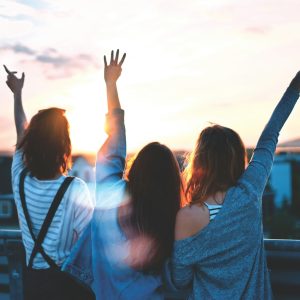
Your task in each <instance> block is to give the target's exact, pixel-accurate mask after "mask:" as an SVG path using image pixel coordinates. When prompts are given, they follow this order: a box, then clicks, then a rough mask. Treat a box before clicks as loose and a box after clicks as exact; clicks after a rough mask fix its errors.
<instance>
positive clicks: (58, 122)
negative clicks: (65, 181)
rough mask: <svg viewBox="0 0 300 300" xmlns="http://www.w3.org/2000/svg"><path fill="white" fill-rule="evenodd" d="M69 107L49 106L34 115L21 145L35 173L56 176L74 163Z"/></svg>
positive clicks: (29, 167)
mask: <svg viewBox="0 0 300 300" xmlns="http://www.w3.org/2000/svg"><path fill="white" fill-rule="evenodd" d="M64 113H65V110H63V109H59V108H48V109H44V110H40V111H39V112H38V113H37V114H36V115H34V116H33V117H32V119H31V121H30V123H29V126H28V127H27V129H26V131H25V134H24V137H23V138H22V140H21V142H20V144H19V145H17V149H21V150H22V151H23V159H24V162H25V165H26V167H27V168H28V170H29V171H30V173H31V175H32V176H35V177H37V178H38V179H52V178H54V177H55V176H56V175H57V174H58V173H61V174H64V173H66V172H67V170H68V169H69V168H70V166H71V140H70V135H69V123H68V120H67V118H66V117H65V115H64Z"/></svg>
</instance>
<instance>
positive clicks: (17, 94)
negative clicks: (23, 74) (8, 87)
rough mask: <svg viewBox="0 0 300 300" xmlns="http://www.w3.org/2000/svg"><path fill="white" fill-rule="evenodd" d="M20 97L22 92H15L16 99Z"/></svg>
mask: <svg viewBox="0 0 300 300" xmlns="http://www.w3.org/2000/svg"><path fill="white" fill-rule="evenodd" d="M20 96H22V90H20V91H16V92H14V97H15V98H16V97H17V98H19V97H20Z"/></svg>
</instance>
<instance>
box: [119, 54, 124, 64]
mask: <svg viewBox="0 0 300 300" xmlns="http://www.w3.org/2000/svg"><path fill="white" fill-rule="evenodd" d="M125 58H126V53H124V54H123V56H122V58H121V60H120V62H119V66H122V65H123V62H124V60H125Z"/></svg>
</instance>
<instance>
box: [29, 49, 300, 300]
mask: <svg viewBox="0 0 300 300" xmlns="http://www.w3.org/2000/svg"><path fill="white" fill-rule="evenodd" d="M124 60H125V55H124V56H123V57H122V59H121V60H120V62H119V51H117V52H116V55H114V52H112V53H111V59H110V63H109V64H107V61H106V58H105V70H104V78H105V81H106V87H107V103H108V114H107V124H106V125H107V127H106V129H107V133H108V138H107V140H106V141H105V143H104V144H103V146H102V147H101V149H100V151H99V153H98V156H97V168H96V180H97V195H96V198H97V203H96V208H95V211H94V214H93V218H92V220H91V222H90V226H88V227H87V229H86V230H85V233H84V234H83V236H82V237H81V239H80V241H79V243H77V245H76V247H75V249H74V250H73V251H72V253H71V255H70V256H69V257H68V259H67V260H66V261H65V264H64V270H66V271H68V272H70V273H71V274H73V275H75V276H77V277H79V278H80V279H83V280H84V281H86V283H88V284H90V285H91V286H92V288H93V291H94V292H95V294H96V297H97V299H163V297H164V296H163V293H162V289H161V286H162V276H161V274H162V270H163V266H164V264H165V261H166V259H167V258H168V257H170V256H171V253H172V245H173V242H174V226H175V218H176V214H177V218H176V227H175V237H176V241H175V243H174V250H173V255H172V259H171V263H170V266H171V268H170V276H171V278H172V280H173V283H174V285H175V286H176V287H177V288H178V289H181V288H187V289H189V290H190V292H189V299H201V298H204V299H228V298H234V299H235V298H244V299H253V298H265V299H269V298H271V297H272V293H271V287H270V282H269V276H268V270H267V266H266V262H265V254H264V249H263V232H262V226H261V224H262V223H261V219H262V213H261V197H262V193H263V190H264V187H265V185H266V182H267V178H268V176H269V174H270V170H271V167H272V161H273V154H274V151H275V147H276V144H277V138H278V134H279V132H280V129H281V128H282V126H283V124H284V122H285V121H286V119H287V118H288V116H289V114H290V112H291V111H292V109H293V107H294V105H295V103H296V101H297V99H298V97H299V91H300V74H299V73H298V74H297V76H296V77H295V79H294V80H293V81H292V83H291V84H290V87H289V88H288V90H287V91H286V93H285V94H284V96H283V97H282V99H281V101H280V102H279V104H278V106H277V107H276V109H275V111H274V113H273V115H272V117H271V119H270V121H269V123H268V124H267V126H266V128H265V129H264V131H263V133H262V135H261V137H260V139H259V142H258V145H257V147H256V149H255V151H254V155H253V158H252V160H251V161H250V163H249V165H248V166H247V168H246V170H245V167H246V165H247V161H246V153H245V147H244V145H243V142H242V141H241V139H240V137H239V136H238V134H237V133H236V132H234V131H233V130H231V129H229V128H225V127H222V126H219V125H214V126H211V127H208V128H206V129H205V130H204V131H203V132H201V134H200V136H199V139H198V141H197V144H196V147H195V150H194V151H193V154H192V156H191V159H190V161H189V165H188V167H187V170H186V172H185V173H186V175H187V177H186V179H187V180H186V182H187V186H186V196H187V199H188V200H189V203H190V204H189V205H188V206H186V207H184V208H182V209H180V203H181V180H180V172H179V167H178V164H177V162H176V160H175V158H174V156H173V154H172V152H171V151H170V150H169V149H168V148H167V147H166V146H164V145H161V144H159V143H151V144H148V145H147V146H145V147H144V148H143V149H142V150H141V151H140V152H139V153H138V155H137V156H136V158H135V159H134V161H133V163H132V165H131V166H130V168H129V170H128V171H127V172H126V175H125V176H123V173H124V171H125V158H126V135H125V126H124V111H123V110H122V109H121V106H120V102H119V97H118V92H117V85H116V82H117V80H118V78H119V76H120V74H121V70H122V69H121V66H122V64H123V62H124ZM25 158H26V157H25ZM25 161H26V160H25ZM179 209H180V210H179ZM85 279H86V280H85Z"/></svg>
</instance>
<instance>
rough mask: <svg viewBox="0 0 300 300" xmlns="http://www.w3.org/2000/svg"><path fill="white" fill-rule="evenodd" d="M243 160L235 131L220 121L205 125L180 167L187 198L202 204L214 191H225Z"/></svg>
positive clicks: (241, 144) (243, 162) (245, 157)
mask: <svg viewBox="0 0 300 300" xmlns="http://www.w3.org/2000/svg"><path fill="white" fill-rule="evenodd" d="M246 163H247V156H246V150H245V146H244V143H243V141H242V140H241V138H240V136H239V135H238V134H237V133H236V132H235V131H233V130H232V129H230V128H227V127H223V126H220V125H213V126H209V127H207V128H205V129H204V130H203V131H202V132H201V133H200V135H199V138H198V140H197V142H196V146H195V148H194V150H193V152H192V154H191V155H190V157H189V158H188V161H187V167H186V169H185V171H184V177H185V180H186V190H185V194H186V198H187V199H188V202H189V203H190V204H195V203H202V204H203V202H204V201H205V200H206V199H207V198H208V197H210V196H214V195H215V194H216V193H217V192H225V191H227V190H228V188H230V187H232V186H234V185H235V184H236V183H237V181H238V179H239V177H240V176H241V175H242V173H243V172H244V170H245V167H246Z"/></svg>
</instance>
